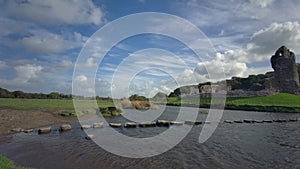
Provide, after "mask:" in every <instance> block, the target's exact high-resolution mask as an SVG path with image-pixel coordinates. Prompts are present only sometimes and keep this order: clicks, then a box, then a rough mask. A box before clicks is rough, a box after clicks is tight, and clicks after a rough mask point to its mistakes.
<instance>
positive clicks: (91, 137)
mask: <svg viewBox="0 0 300 169" xmlns="http://www.w3.org/2000/svg"><path fill="white" fill-rule="evenodd" d="M93 138H94V135H93V134H88V135H87V136H85V139H87V140H91V139H93Z"/></svg>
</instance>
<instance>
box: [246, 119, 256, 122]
mask: <svg viewBox="0 0 300 169" xmlns="http://www.w3.org/2000/svg"><path fill="white" fill-rule="evenodd" d="M244 123H254V120H252V119H245V120H244Z"/></svg>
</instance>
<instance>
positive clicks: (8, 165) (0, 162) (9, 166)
mask: <svg viewBox="0 0 300 169" xmlns="http://www.w3.org/2000/svg"><path fill="white" fill-rule="evenodd" d="M0 168H1V169H29V168H24V167H18V166H16V165H15V164H14V163H13V161H11V160H9V159H8V158H6V157H3V156H0Z"/></svg>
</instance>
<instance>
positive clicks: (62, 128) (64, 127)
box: [59, 124, 72, 131]
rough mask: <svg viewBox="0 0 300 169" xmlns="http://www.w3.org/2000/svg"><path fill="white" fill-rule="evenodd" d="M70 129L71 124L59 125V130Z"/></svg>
mask: <svg viewBox="0 0 300 169" xmlns="http://www.w3.org/2000/svg"><path fill="white" fill-rule="evenodd" d="M71 129H72V126H71V125H70V124H63V125H61V126H60V127H59V131H68V130H71Z"/></svg>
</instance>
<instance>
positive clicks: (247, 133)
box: [0, 107, 300, 169]
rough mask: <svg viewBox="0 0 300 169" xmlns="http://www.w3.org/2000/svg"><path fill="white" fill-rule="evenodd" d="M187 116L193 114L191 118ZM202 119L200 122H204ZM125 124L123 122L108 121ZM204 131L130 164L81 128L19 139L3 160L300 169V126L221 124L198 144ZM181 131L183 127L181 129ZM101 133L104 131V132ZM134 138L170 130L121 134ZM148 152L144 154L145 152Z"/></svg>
mask: <svg viewBox="0 0 300 169" xmlns="http://www.w3.org/2000/svg"><path fill="white" fill-rule="evenodd" d="M177 112H178V108H177V107H168V108H167V110H166V111H165V113H164V114H163V115H162V116H161V117H160V118H161V119H168V120H174V119H176V116H177ZM187 113H188V112H187ZM205 116H206V115H204V114H199V116H198V120H199V121H203V120H204V119H205ZM296 117H298V118H299V117H300V115H297V114H284V113H283V114H281V113H263V112H244V111H225V113H224V114H223V120H239V119H284V118H286V119H291V118H296ZM109 121H113V122H122V121H124V119H123V118H121V117H118V118H113V119H109ZM202 126H203V125H198V126H194V127H193V129H192V130H191V132H190V133H189V134H188V136H187V137H186V138H185V139H184V140H183V141H182V142H181V143H180V144H178V145H177V146H175V147H174V148H173V149H171V150H170V151H168V152H166V153H164V154H161V155H158V156H155V157H151V158H144V159H130V158H124V157H120V156H116V155H113V154H111V153H109V152H106V151H105V150H103V149H101V148H100V147H98V146H97V145H96V144H95V143H94V142H93V141H91V140H86V139H85V138H84V137H85V133H84V132H83V131H81V130H80V129H79V128H80V127H79V125H78V124H73V128H74V129H72V130H71V131H68V132H64V133H59V131H58V130H55V131H53V132H52V133H50V134H46V135H38V134H37V133H36V132H34V133H30V134H24V133H21V134H16V135H14V136H13V138H12V139H9V140H8V141H6V142H1V144H0V154H2V155H4V156H7V157H9V158H11V159H13V160H14V161H15V162H16V164H18V165H23V166H28V167H35V168H42V169H43V168H46V169H51V168H53V169H58V168H70V169H74V168H84V169H89V168H91V169H95V168H300V158H299V157H300V130H299V127H300V122H299V121H298V122H289V123H254V124H245V123H243V124H236V123H234V124H227V123H221V124H220V125H219V126H218V128H217V130H216V131H215V133H214V134H213V136H212V137H211V138H210V139H209V140H208V141H207V142H205V143H203V144H199V143H198V137H199V134H200V131H201V128H202ZM178 127H180V126H178ZM99 130H101V129H99ZM116 130H118V131H119V132H120V133H123V134H126V135H128V136H131V137H150V136H154V135H156V134H159V133H161V132H163V131H164V130H166V128H164V127H155V128H130V129H125V128H120V129H116ZM141 151H143V150H141Z"/></svg>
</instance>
